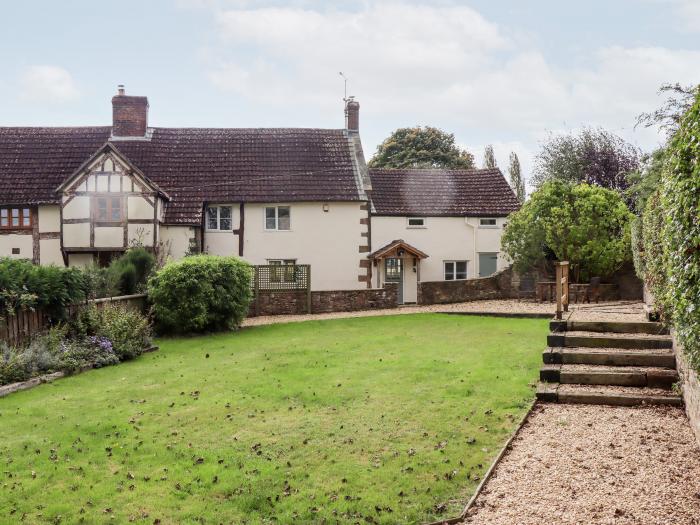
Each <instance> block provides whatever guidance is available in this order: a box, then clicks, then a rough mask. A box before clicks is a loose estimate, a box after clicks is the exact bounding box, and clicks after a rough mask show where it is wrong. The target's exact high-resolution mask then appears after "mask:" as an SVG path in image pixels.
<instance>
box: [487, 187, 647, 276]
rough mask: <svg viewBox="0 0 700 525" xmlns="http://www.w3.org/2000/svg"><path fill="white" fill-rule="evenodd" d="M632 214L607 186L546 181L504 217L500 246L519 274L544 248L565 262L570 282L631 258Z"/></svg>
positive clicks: (541, 255) (533, 263)
mask: <svg viewBox="0 0 700 525" xmlns="http://www.w3.org/2000/svg"><path fill="white" fill-rule="evenodd" d="M632 217H633V215H632V213H631V212H630V211H629V210H628V209H627V205H626V204H625V202H624V201H623V200H622V198H621V197H620V195H619V194H618V193H616V192H614V191H612V190H607V189H605V188H601V187H598V186H591V185H589V184H575V185H574V184H568V183H565V182H561V181H558V180H552V181H548V182H545V183H544V184H542V185H541V186H540V187H539V188H538V189H537V190H536V191H535V192H534V193H533V194H532V195H531V196H530V199H529V200H528V201H527V202H526V203H525V204H524V205H523V206H522V207H521V208H520V210H518V211H516V212H515V213H512V214H510V215H509V216H508V224H507V226H506V228H505V231H504V232H503V237H502V239H501V244H502V246H503V251H504V252H505V253H506V254H507V255H508V257H509V258H510V259H511V260H512V261H513V264H514V267H515V269H516V271H518V272H520V273H526V272H528V271H530V270H531V269H532V268H533V267H535V266H536V265H538V264H541V263H542V262H543V261H544V260H545V258H546V254H547V250H548V249H549V250H551V252H552V253H553V254H554V255H555V257H556V258H557V259H558V260H560V261H569V263H570V264H571V271H572V276H573V279H574V281H575V282H581V281H587V280H588V279H589V278H590V277H593V276H599V277H608V276H610V275H611V274H613V273H614V272H615V271H616V270H618V269H619V268H620V267H621V266H622V265H623V264H624V263H625V262H626V261H629V260H631V258H632V254H631V251H630V221H631V220H632Z"/></svg>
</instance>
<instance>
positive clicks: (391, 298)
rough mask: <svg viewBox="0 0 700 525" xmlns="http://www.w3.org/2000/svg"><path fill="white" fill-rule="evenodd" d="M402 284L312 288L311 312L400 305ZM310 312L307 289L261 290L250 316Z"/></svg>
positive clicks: (373, 308) (254, 300)
mask: <svg viewBox="0 0 700 525" xmlns="http://www.w3.org/2000/svg"><path fill="white" fill-rule="evenodd" d="M397 306H398V286H397V285H396V284H392V283H389V284H386V285H385V287H384V288H370V289H363V290H326V291H317V292H311V313H314V314H321V313H329V312H353V311H356V310H375V309H383V308H396V307H397ZM306 313H308V312H307V295H306V292H305V291H285V292H271V293H261V294H260V297H258V298H257V300H256V299H253V302H252V303H251V305H250V309H249V313H248V316H249V317H254V316H257V315H299V314H306Z"/></svg>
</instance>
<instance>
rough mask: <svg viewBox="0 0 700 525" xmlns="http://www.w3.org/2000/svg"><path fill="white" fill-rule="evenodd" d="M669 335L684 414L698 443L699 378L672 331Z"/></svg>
mask: <svg viewBox="0 0 700 525" xmlns="http://www.w3.org/2000/svg"><path fill="white" fill-rule="evenodd" d="M671 333H672V335H673V349H674V351H675V352H676V363H677V368H678V374H679V375H680V378H681V385H682V389H683V401H684V402H685V412H686V414H688V419H689V420H690V426H691V428H692V429H693V432H695V437H696V438H697V440H698V443H700V377H698V373H697V372H696V371H695V370H694V369H693V368H692V367H691V366H690V363H689V361H688V356H687V355H686V354H685V353H684V352H683V348H682V347H681V346H680V344H678V342H677V339H676V335H675V333H673V331H671Z"/></svg>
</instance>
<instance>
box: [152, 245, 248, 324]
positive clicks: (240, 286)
mask: <svg viewBox="0 0 700 525" xmlns="http://www.w3.org/2000/svg"><path fill="white" fill-rule="evenodd" d="M251 275H252V268H251V266H250V265H249V264H247V263H246V262H244V261H242V260H240V259H238V258H236V257H217V256H213V255H195V256H192V257H187V258H185V259H182V260H180V261H176V262H172V263H170V264H167V265H166V266H164V267H163V268H162V269H161V270H160V271H158V273H156V275H155V276H153V277H152V278H151V279H150V281H149V283H148V294H149V299H150V301H151V303H152V304H153V306H152V311H153V314H154V317H155V322H156V329H157V330H158V331H159V332H160V333H190V332H207V331H215V330H225V329H235V328H237V327H238V326H240V323H241V321H242V320H243V319H244V318H245V316H246V314H247V313H248V305H249V304H250V300H251V298H252V291H251Z"/></svg>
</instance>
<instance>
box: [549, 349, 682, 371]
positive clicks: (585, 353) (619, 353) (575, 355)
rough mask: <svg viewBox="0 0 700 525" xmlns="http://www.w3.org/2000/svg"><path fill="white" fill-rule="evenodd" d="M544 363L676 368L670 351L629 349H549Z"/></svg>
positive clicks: (674, 358)
mask: <svg viewBox="0 0 700 525" xmlns="http://www.w3.org/2000/svg"><path fill="white" fill-rule="evenodd" d="M542 361H543V362H544V363H545V364H548V365H554V364H559V365H561V364H564V365H607V366H658V367H662V368H676V356H675V354H674V353H673V351H672V350H670V349H666V348H664V349H654V348H642V349H633V348H632V349H628V348H585V347H583V348H580V347H577V348H562V347H555V348H547V349H546V350H545V351H544V352H543V353H542Z"/></svg>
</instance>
